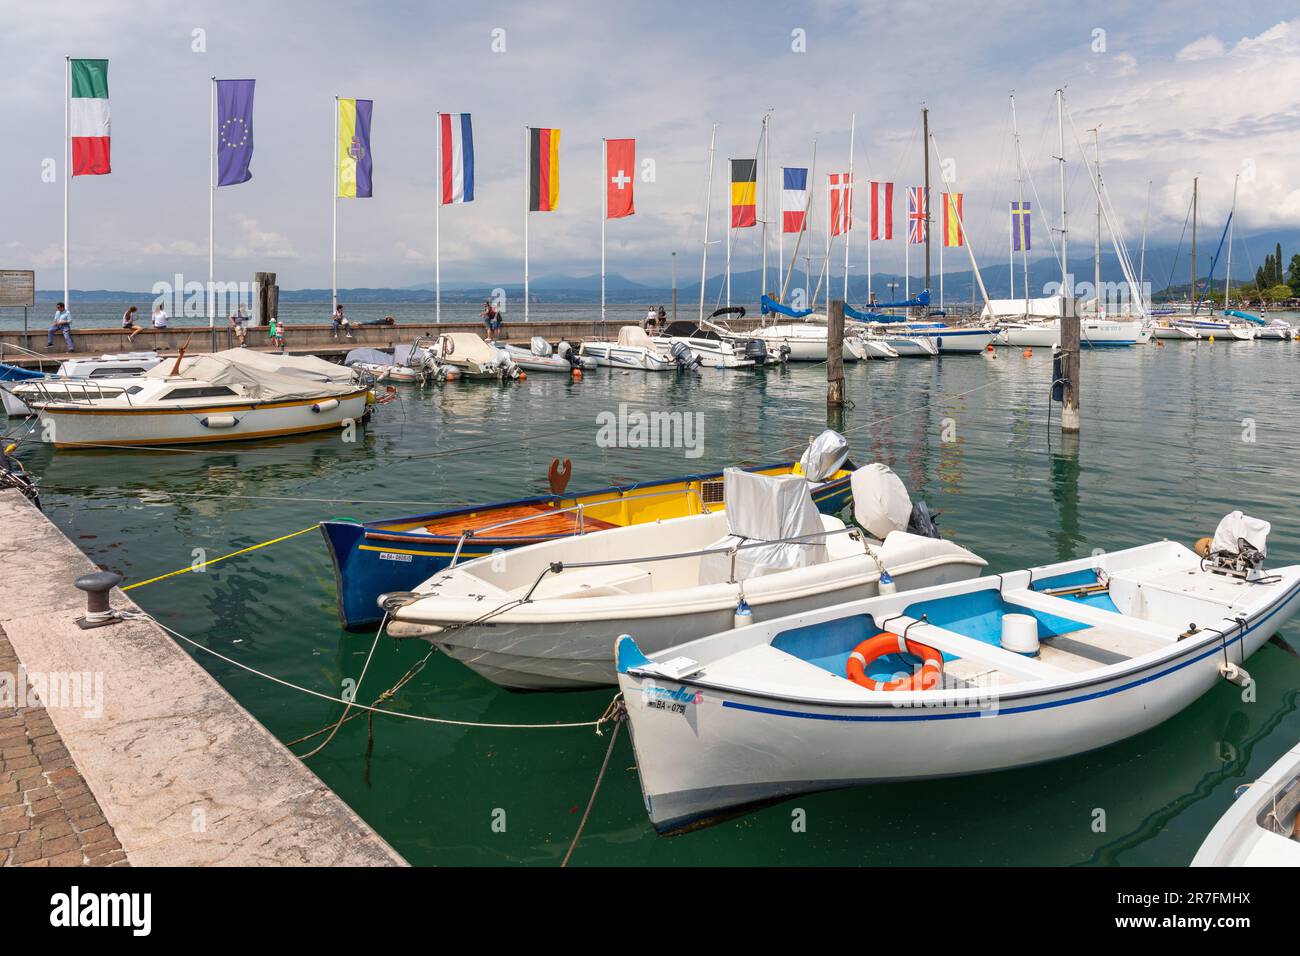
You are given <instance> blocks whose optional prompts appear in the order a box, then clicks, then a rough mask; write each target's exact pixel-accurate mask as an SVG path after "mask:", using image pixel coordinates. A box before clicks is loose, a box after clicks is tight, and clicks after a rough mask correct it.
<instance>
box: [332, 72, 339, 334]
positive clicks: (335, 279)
mask: <svg viewBox="0 0 1300 956" xmlns="http://www.w3.org/2000/svg"><path fill="white" fill-rule="evenodd" d="M330 152H332V153H333V154H334V180H333V181H332V182H331V183H330V203H331V205H332V206H333V216H332V218H333V226H332V230H333V232H332V238H331V240H330V288H331V290H332V291H331V295H330V314H331V315H333V314H334V313H335V312H337V311H338V307H339V98H338V96H335V97H334V142H333V143H332V144H331V149H330ZM331 321H332V320H331Z"/></svg>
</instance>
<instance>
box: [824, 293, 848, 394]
mask: <svg viewBox="0 0 1300 956" xmlns="http://www.w3.org/2000/svg"><path fill="white" fill-rule="evenodd" d="M843 405H844V300H843V299H832V300H831V307H830V309H829V310H828V311H827V313H826V406H827V407H828V408H841V407H843Z"/></svg>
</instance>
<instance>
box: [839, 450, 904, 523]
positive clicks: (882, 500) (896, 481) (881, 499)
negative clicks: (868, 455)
mask: <svg viewBox="0 0 1300 956" xmlns="http://www.w3.org/2000/svg"><path fill="white" fill-rule="evenodd" d="M849 485H850V486H851V487H852V488H853V516H854V517H855V518H857V519H858V524H860V525H861V526H862V527H863V528H865V529H866V531H867V534H869V535H871V536H872V537H873V538H879V539H880V540H881V541H884V540H885V536H886V535H888V534H889V532H891V531H906V530H907V522H908V521H909V520H910V519H911V517H912V498H911V496H910V495H908V493H907V486H906V485H904V484H903V479H901V478H899V477H898V475H896V474H894V473H893V471H891V470H890V468H889V466H888V465H884V464H881V463H880V462H878V461H877V462H873V463H872V464H870V465H867V466H866V467H864V468H859V469H858V470H857V471H855V472H853V477H852V478H850V479H849Z"/></svg>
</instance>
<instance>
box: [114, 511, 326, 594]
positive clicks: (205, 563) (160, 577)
mask: <svg viewBox="0 0 1300 956" xmlns="http://www.w3.org/2000/svg"><path fill="white" fill-rule="evenodd" d="M319 527H320V524H319V523H318V524H314V525H312V526H311V527H309V528H303V529H302V530H301V531H294V532H291V533H289V534H282V535H280V536H279V537H278V538H272V539H271V540H269V541H263V542H261V543H260V544H254V545H250V546H249V547H247V548H240V549H239V550H238V551H232V552H230V553H229V554H223V555H222V556H221V557H219V558H213V559H212V560H210V561H201V562H199V563H198V564H191V565H190V566H189V567H188V568H181V569H179V570H177V571H168V572H167V573H166V574H160V575H158V576H157V577H156V578H149V579H148V580H147V581H137V582H136V583H135V584H128V585H127V586H126V587H124V588H122V590H123V591H130V590H132V589H134V588H142V587H144V586H145V585H146V584H153V583H154V582H155V581H165V580H166V579H167V578H174V577H176V575H178V574H188V573H190V572H191V571H198V570H200V569H202V568H206V567H207V566H208V565H210V564H217V563H218V562H221V561H225V560H226V559H227V558H234V557H238V556H239V555H241V554H248V552H250V551H256V550H257V549H258V548H265V547H266V546H267V545H270V544H278V543H279V542H281V541H288V540H289V539H290V538H296V537H298V535H300V534H306V533H307V532H308V531H315V530H316V529H317V528H319Z"/></svg>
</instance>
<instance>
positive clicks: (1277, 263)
mask: <svg viewBox="0 0 1300 956" xmlns="http://www.w3.org/2000/svg"><path fill="white" fill-rule="evenodd" d="M1273 270H1274V274H1273V283H1272V284H1273V285H1280V284H1281V283H1283V282H1285V281H1286V280H1285V279H1283V278H1282V243H1280V242H1279V243H1278V244H1277V252H1276V253H1275V254H1274V256H1273Z"/></svg>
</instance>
